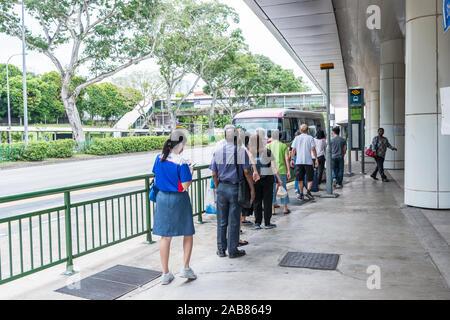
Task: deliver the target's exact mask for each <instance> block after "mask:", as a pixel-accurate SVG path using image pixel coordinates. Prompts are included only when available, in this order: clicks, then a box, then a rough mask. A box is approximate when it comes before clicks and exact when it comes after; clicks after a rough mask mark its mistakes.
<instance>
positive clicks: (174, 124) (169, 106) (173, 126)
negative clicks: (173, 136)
mask: <svg viewBox="0 0 450 320" xmlns="http://www.w3.org/2000/svg"><path fill="white" fill-rule="evenodd" d="M166 107H167V112H168V113H169V117H170V131H173V130H175V129H176V127H177V121H176V115H175V114H174V110H173V109H172V93H167V96H166Z"/></svg>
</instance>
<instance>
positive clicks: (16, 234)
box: [0, 166, 211, 284]
mask: <svg viewBox="0 0 450 320" xmlns="http://www.w3.org/2000/svg"><path fill="white" fill-rule="evenodd" d="M206 171H207V166H201V167H196V168H195V172H194V176H193V178H194V179H193V182H192V185H191V187H190V188H189V191H188V193H189V196H190V198H191V202H192V208H193V215H194V216H195V217H197V219H198V222H199V223H203V220H202V215H203V213H204V212H205V204H204V199H205V192H206V187H207V183H209V179H210V178H211V175H210V174H208V173H207V172H206ZM152 178H153V175H141V176H136V177H129V178H122V179H115V180H109V181H103V182H96V183H89V184H83V185H77V186H71V187H65V188H59V189H52V190H46V191H39V192H31V193H26V194H18V195H12V196H6V197H0V204H5V203H7V204H8V205H13V203H14V202H15V201H23V200H30V199H35V198H42V197H46V198H47V199H48V197H53V196H58V195H59V197H61V196H63V199H64V204H63V205H61V206H56V207H52V208H48V209H45V210H39V211H34V212H29V213H26V214H21V215H18V216H13V217H8V218H2V219H0V284H3V283H6V282H9V281H12V280H15V279H18V278H21V277H24V276H26V275H29V274H32V273H35V272H38V271H40V270H43V269H46V268H50V267H52V266H55V265H58V264H61V263H64V262H65V263H66V274H71V273H73V260H74V259H76V258H78V257H81V256H83V255H86V254H89V253H92V252H95V251H98V250H101V249H103V248H106V247H109V246H112V245H115V244H118V243H121V242H123V241H126V240H129V239H133V238H136V237H139V236H143V235H146V240H147V243H153V240H152V216H153V214H154V212H155V204H154V203H152V202H150V200H149V197H148V194H149V190H150V181H151V179H152ZM136 181H138V182H139V181H140V182H144V183H143V184H144V186H143V188H142V189H139V190H136V191H131V192H126V193H120V194H115V195H111V196H107V197H102V198H97V199H94V200H89V201H82V202H76V203H74V202H72V200H71V196H72V195H73V193H74V192H75V191H80V190H91V189H94V188H99V187H105V186H111V185H117V184H122V183H130V182H136Z"/></svg>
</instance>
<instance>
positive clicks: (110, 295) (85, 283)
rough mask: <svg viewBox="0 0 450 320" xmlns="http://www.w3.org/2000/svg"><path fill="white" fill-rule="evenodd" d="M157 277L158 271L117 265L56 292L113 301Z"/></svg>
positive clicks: (159, 273) (159, 274)
mask: <svg viewBox="0 0 450 320" xmlns="http://www.w3.org/2000/svg"><path fill="white" fill-rule="evenodd" d="M159 276H161V272H159V271H154V270H148V269H142V268H136V267H129V266H123V265H117V266H114V267H112V268H109V269H106V270H104V271H102V272H99V273H96V274H94V275H92V276H90V277H87V278H85V279H82V280H81V281H79V282H77V283H74V284H72V285H69V286H65V287H63V288H60V289H58V290H56V292H59V293H64V294H69V295H73V296H77V297H80V298H85V299H89V300H115V299H117V298H120V297H121V296H123V295H124V294H127V293H129V292H131V291H133V290H135V289H137V288H138V287H140V286H143V285H144V284H146V283H148V282H150V281H152V280H154V279H156V278H158V277H159Z"/></svg>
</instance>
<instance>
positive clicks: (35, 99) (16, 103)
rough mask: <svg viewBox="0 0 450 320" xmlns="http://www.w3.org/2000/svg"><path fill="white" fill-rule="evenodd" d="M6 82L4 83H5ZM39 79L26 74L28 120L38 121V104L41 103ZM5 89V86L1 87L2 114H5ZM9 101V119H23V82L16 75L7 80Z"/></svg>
mask: <svg viewBox="0 0 450 320" xmlns="http://www.w3.org/2000/svg"><path fill="white" fill-rule="evenodd" d="M5 82H6V81H5ZM39 86H40V79H39V78H34V77H33V76H32V75H30V74H27V103H28V114H29V116H30V120H39V115H38V113H39V104H40V103H41V98H42V97H41V92H40V90H39ZM6 90H7V88H6V85H4V86H3V85H2V88H1V97H2V105H3V106H4V107H5V108H4V110H5V111H4V112H2V113H4V114H6V113H7V92H6ZM9 99H10V103H11V117H16V118H22V117H23V80H22V75H16V76H14V77H10V78H9Z"/></svg>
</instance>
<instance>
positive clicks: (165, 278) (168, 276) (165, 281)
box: [161, 272, 175, 285]
mask: <svg viewBox="0 0 450 320" xmlns="http://www.w3.org/2000/svg"><path fill="white" fill-rule="evenodd" d="M173 279H175V277H174V276H173V274H172V272H169V273H167V274H163V275H162V279H161V284H162V285H166V284H169V283H171V282H172V280H173Z"/></svg>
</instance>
